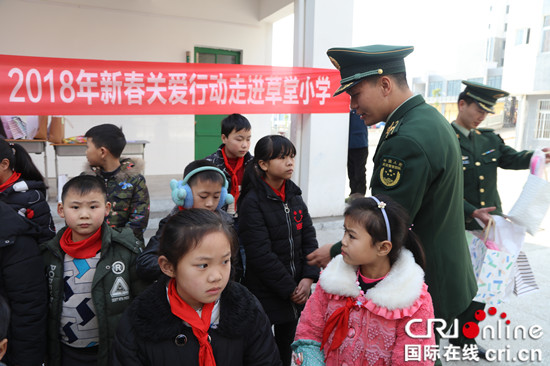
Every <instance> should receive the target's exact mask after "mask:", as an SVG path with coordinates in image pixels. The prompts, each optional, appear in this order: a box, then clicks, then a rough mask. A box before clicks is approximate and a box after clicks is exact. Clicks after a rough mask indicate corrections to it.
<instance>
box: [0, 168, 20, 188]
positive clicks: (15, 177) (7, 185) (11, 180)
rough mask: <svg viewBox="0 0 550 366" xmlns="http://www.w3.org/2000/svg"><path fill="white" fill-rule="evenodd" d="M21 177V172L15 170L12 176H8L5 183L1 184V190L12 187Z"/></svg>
mask: <svg viewBox="0 0 550 366" xmlns="http://www.w3.org/2000/svg"><path fill="white" fill-rule="evenodd" d="M19 177H21V173H17V172H13V174H12V175H11V177H9V178H8V180H7V181H5V182H4V184H2V185H0V192H4V191H5V190H6V189H8V188H10V187H11V186H12V185H13V184H14V183H15V182H17V180H18V179H19Z"/></svg>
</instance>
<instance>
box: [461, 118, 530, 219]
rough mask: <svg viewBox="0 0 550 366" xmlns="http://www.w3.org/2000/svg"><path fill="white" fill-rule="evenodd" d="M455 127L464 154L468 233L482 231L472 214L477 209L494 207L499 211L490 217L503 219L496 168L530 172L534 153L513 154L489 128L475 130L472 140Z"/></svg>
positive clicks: (524, 151) (465, 208)
mask: <svg viewBox="0 0 550 366" xmlns="http://www.w3.org/2000/svg"><path fill="white" fill-rule="evenodd" d="M452 126H453V128H454V130H455V133H456V137H458V142H459V143H460V149H461V150H462V169H463V171H464V219H465V222H466V229H467V230H479V229H481V227H480V226H479V225H478V224H477V222H476V221H475V220H474V219H473V218H472V213H473V212H474V211H475V210H476V209H478V208H483V207H491V206H495V207H496V210H495V211H493V212H491V213H492V214H496V215H502V205H501V202H500V196H499V195H498V190H497V168H503V169H527V168H529V162H530V161H531V156H533V151H528V150H523V151H519V152H518V151H516V150H514V149H513V148H511V147H510V146H508V145H506V144H505V143H504V141H503V140H502V138H501V137H500V136H499V135H497V134H496V133H495V132H494V130H492V129H489V128H480V129H476V130H473V131H472V137H471V139H470V138H469V137H468V136H464V134H463V133H462V131H461V130H460V129H458V128H457V127H456V126H455V125H454V122H453V124H452Z"/></svg>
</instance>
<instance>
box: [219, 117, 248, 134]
mask: <svg viewBox="0 0 550 366" xmlns="http://www.w3.org/2000/svg"><path fill="white" fill-rule="evenodd" d="M251 129H252V126H250V122H249V121H248V119H246V117H245V116H243V115H242V114H238V113H233V114H230V115H229V116H227V117H225V118H224V119H222V135H225V137H228V136H229V134H230V133H231V132H233V130H235V132H239V131H240V130H245V131H249V130H251Z"/></svg>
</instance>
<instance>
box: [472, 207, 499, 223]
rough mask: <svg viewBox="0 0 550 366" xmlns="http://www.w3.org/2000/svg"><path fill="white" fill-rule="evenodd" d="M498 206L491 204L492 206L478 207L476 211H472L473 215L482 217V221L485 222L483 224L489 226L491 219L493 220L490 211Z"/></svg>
mask: <svg viewBox="0 0 550 366" xmlns="http://www.w3.org/2000/svg"><path fill="white" fill-rule="evenodd" d="M496 209H497V208H496V207H495V206H491V207H484V208H478V209H477V210H475V211H474V212H472V217H473V218H474V219H480V220H481V222H483V224H484V225H485V226H487V224H488V223H489V221H491V214H490V212H492V211H494V210H496Z"/></svg>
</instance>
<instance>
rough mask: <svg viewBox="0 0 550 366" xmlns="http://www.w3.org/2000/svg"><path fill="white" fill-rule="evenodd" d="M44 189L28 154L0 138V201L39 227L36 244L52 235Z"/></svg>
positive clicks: (43, 184)
mask: <svg viewBox="0 0 550 366" xmlns="http://www.w3.org/2000/svg"><path fill="white" fill-rule="evenodd" d="M46 190H47V187H46V184H45V182H44V177H43V176H42V174H41V173H40V171H39V170H38V169H37V168H36V165H34V163H33V162H32V159H31V157H30V155H29V153H27V151H26V150H25V149H24V148H23V147H22V146H21V145H19V144H17V143H13V144H10V143H8V142H7V141H6V140H4V139H3V138H0V201H3V202H5V203H7V204H8V205H9V206H10V207H12V208H13V209H14V210H15V211H16V212H17V213H18V214H19V215H21V216H23V217H26V218H27V219H29V220H30V221H32V222H34V223H35V224H37V225H38V226H39V227H40V234H39V235H38V237H37V238H36V239H37V241H38V243H43V242H45V241H47V240H49V239H51V238H53V237H54V236H55V226H54V223H53V219H52V214H51V211H50V206H49V205H48V202H46Z"/></svg>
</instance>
